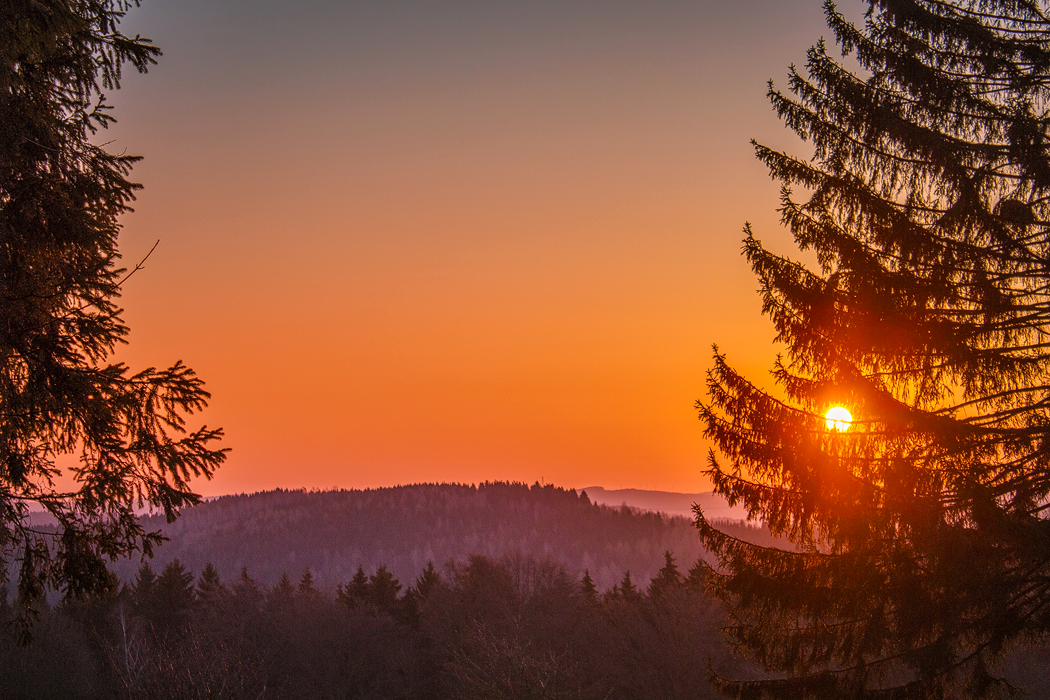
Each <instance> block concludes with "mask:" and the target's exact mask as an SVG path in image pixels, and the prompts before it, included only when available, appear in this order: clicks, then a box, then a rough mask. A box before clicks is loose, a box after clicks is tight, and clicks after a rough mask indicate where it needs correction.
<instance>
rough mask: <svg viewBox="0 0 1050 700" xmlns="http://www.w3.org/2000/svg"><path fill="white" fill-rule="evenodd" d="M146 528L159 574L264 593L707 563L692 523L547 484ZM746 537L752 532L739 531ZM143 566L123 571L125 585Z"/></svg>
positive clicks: (237, 513) (240, 498)
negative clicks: (550, 566)
mask: <svg viewBox="0 0 1050 700" xmlns="http://www.w3.org/2000/svg"><path fill="white" fill-rule="evenodd" d="M144 525H145V527H146V529H147V530H159V531H161V532H163V533H164V535H165V536H166V537H168V538H169V539H170V541H168V542H167V543H165V544H164V546H163V547H161V548H159V549H158V551H157V553H156V556H155V558H154V562H153V565H154V567H156V568H158V569H160V568H163V566H164V565H165V564H167V563H168V562H169V561H172V560H173V559H179V560H180V561H181V562H183V564H185V565H186V566H187V567H188V568H189V569H191V570H193V571H201V570H202V568H203V567H204V565H205V564H207V563H209V562H211V563H213V564H214V565H215V567H216V568H217V569H218V571H219V574H220V575H221V576H223V577H224V578H227V579H228V578H231V577H234V576H237V575H239V574H240V571H241V569H242V568H243V567H248V570H249V571H251V573H252V576H253V577H254V578H256V579H257V580H258V581H259V582H260V583H262V584H265V585H270V586H272V585H274V584H275V583H277V581H278V579H279V578H280V577H281V574H283V573H286V572H287V573H288V574H290V575H292V576H297V575H298V574H300V573H302V572H303V571H304V570H305V569H307V568H309V569H310V570H311V571H312V572H313V575H314V577H315V580H316V581H317V585H318V586H319V587H321V588H329V589H334V587H335V585H336V584H338V583H342V582H345V581H347V580H348V579H349V578H350V577H351V576H353V574H354V572H355V571H356V570H357V568H358V567H359V566H360V567H363V568H364V570H365V571H367V572H374V571H375V570H376V569H377V568H378V567H380V566H386V567H387V569H388V570H389V571H390V572H391V573H393V574H394V575H395V576H397V577H398V578H399V579H401V580H411V579H412V578H413V577H415V576H417V575H418V574H419V572H420V571H421V570H422V569H423V567H424V566H426V563H427V562H428V561H432V562H435V563H436V564H438V565H439V566H440V565H442V564H444V563H445V562H447V561H449V560H464V559H466V557H468V556H469V555H471V554H482V555H485V556H487V557H490V558H494V559H498V558H500V557H502V556H503V555H504V554H510V553H513V554H520V555H523V556H532V557H536V558H540V559H543V558H549V559H551V560H552V561H554V562H555V563H557V564H560V565H561V566H563V567H564V568H565V570H566V571H568V572H569V573H570V574H571V575H574V576H579V575H581V574H582V573H583V571H584V570H585V569H586V570H589V571H590V572H591V576H592V577H593V579H594V582H595V584H596V585H597V586H598V588H599V589H601V590H606V589H608V588H611V587H612V586H613V585H614V584H615V583H617V582H618V581H619V580H620V578H621V577H622V576H623V575H624V572H626V571H630V572H631V575H632V576H633V577H634V578H635V580H636V581H638V582H639V583H640V584H641V585H645V584H646V583H647V582H648V581H649V579H650V578H651V577H652V576H653V575H654V574H655V573H656V571H657V570H658V569H659V568H660V567H661V566H663V552H665V551H671V552H674V553H675V555H676V556H677V557H679V558H680V559H681V560H682V561H688V562H693V561H695V560H696V559H698V558H699V557H700V556H701V554H702V548H701V546H700V543H699V540H698V539H697V536H696V530H695V528H694V527H693V525H692V522H691V520H689V519H686V518H683V517H669V516H666V515H660V514H658V513H653V512H644V511H640V510H637V509H632V508H624V507H621V506H616V507H613V506H607V505H598V504H595V503H593V502H592V501H591V500H590V498H589V497H588V496H587V495H586V491H584V492H582V493H580V494H577V493H576V491H574V490H572V489H563V488H559V487H555V486H552V485H550V484H546V485H540V484H538V483H537V484H533V485H532V486H529V485H527V484H522V483H507V482H495V483H493V482H487V483H482V484H479V485H476V486H475V485H462V484H417V485H412V486H397V487H392V488H381V489H367V490H357V489H354V490H339V491H284V490H278V491H267V492H263V493H256V494H250V495H237V496H224V497H222V498H218V499H216V500H213V501H209V502H207V503H204V504H202V505H200V506H197V507H195V508H191V509H188V510H186V511H184V513H183V515H182V517H180V518H179V519H178V520H177V521H176V522H175V523H173V524H171V525H168V524H167V523H165V522H164V518H163V517H162V516H157V517H153V518H146V519H145V520H144ZM734 527H735V528H736V529H737V530H738V531H739V532H740V533H742V534H743V535H744V536H746V537H749V538H750V537H756V536H757V537H761V536H762V535H763V533H762V531H761V530H760V529H758V528H753V527H752V528H748V527H746V526H741V525H735V526H734ZM139 563H140V561H139V560H138V559H132V560H128V561H124V562H120V563H118V564H117V565H116V566H115V568H114V570H115V571H116V573H117V574H118V575H119V576H120V577H121V579H123V580H125V581H126V580H128V579H129V578H130V577H132V576H134V575H135V572H136V570H137V568H138V565H139Z"/></svg>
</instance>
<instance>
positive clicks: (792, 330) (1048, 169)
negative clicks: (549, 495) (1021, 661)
mask: <svg viewBox="0 0 1050 700" xmlns="http://www.w3.org/2000/svg"><path fill="white" fill-rule="evenodd" d="M869 3H870V9H869V11H868V12H867V14H866V18H865V22H864V24H863V25H862V26H861V25H855V24H853V23H851V22H849V21H847V20H846V19H845V18H844V17H843V16H842V15H841V14H840V13H839V12H838V11H837V10H836V8H835V7H834V5H832V4H830V2H829V3H828V4H827V5H826V6H825V7H826V16H827V20H828V24H829V26H830V27H831V29H832V31H833V33H834V35H835V37H836V39H837V42H838V45H839V47H840V49H841V52H842V55H843V56H844V57H845V56H849V57H850V60H851V61H853V62H855V63H853V64H852V65H856V66H858V68H857V69H856V70H852V71H851V70H850V69H849V68H847V67H846V66H845V65H844V64H843V61H841V60H839V59H836V58H835V57H834V56H833V55H832V54H831V53H829V52H828V50H827V47H826V46H825V45H824V43H823V42H821V43H818V44H817V45H816V46H814V47H813V48H812V49H811V50H810V51H809V54H808V62H807V66H806V71H805V74H803V73H800V72H797V71H796V70H795V69H794V68H792V69H791V71H790V74H789V81H788V85H789V87H790V92H789V93H782V92H780V91H778V90H776V89H774V87H773V85H772V84H771V85H770V92H769V97H770V99H771V101H772V103H773V106H774V108H775V110H776V111H777V113H778V114H779V115H780V116H781V118H782V119H783V120H784V122H785V124H786V125H787V126H789V127H790V128H792V129H793V130H794V131H795V132H796V133H797V134H798V135H799V136H801V137H802V138H803V139H805V140H807V141H808V142H809V143H810V144H812V146H813V149H814V153H813V156H812V157H811V158H809V159H804V158H798V157H794V156H791V155H788V154H786V153H781V152H777V151H775V150H773V149H770V148H766V147H764V146H761V145H757V144H756V151H757V155H758V158H759V159H760V160H761V161H763V162H764V163H765V164H766V165H767V166H768V167H769V169H770V172H771V174H772V176H773V177H774V178H775V179H778V180H780V181H781V182H782V184H783V190H782V209H781V213H782V217H783V223H784V224H785V225H786V226H787V227H788V228H789V229H790V230H791V232H792V234H793V235H794V238H795V241H796V243H797V244H798V246H799V248H800V249H802V250H810V251H813V252H815V254H816V259H817V260H818V261H819V267H818V268H817V269H811V268H809V267H807V266H805V265H803V264H801V263H799V262H796V261H793V260H790V259H788V258H786V257H781V256H778V255H774V254H773V253H771V252H769V251H767V250H766V249H765V248H763V247H762V245H761V244H760V243H759V241H758V240H757V239H756V238H755V237H754V236H753V235H752V232H751V230H750V228H747V229H746V230H745V232H746V240H745V253H746V256H747V258H748V260H749V261H750V262H751V264H752V267H753V269H754V271H755V273H756V274H757V276H758V278H759V280H760V282H761V294H762V298H763V306H764V311H765V313H767V314H768V315H769V316H770V317H771V319H772V320H773V323H774V325H775V328H776V330H777V340H778V341H779V342H781V343H783V344H784V345H785V346H786V353H785V355H784V356H783V357H782V358H780V359H778V360H777V362H776V365H775V366H774V369H773V372H772V374H773V377H774V379H775V381H776V383H777V384H778V385H779V389H780V393H778V395H773V394H771V393H769V392H767V391H764V390H762V389H760V388H758V387H757V386H756V385H755V384H753V383H752V382H750V381H748V380H747V379H745V378H744V377H743V376H741V375H740V374H738V373H737V372H736V371H734V370H733V369H732V368H731V366H730V365H729V364H728V362H727V360H726V358H725V357H724V356H723V355H721V354H719V353H718V351H717V349H716V352H715V363H714V368H713V369H712V370H711V372H710V374H709V381H708V386H709V392H708V398H707V400H706V401H704V402H699V403H698V407H699V410H700V416H701V419H702V421H703V422H704V425H705V433H706V435H707V436H708V437H709V438H711V439H712V440H713V442H714V443H715V445H716V446H717V448H718V452H719V453H720V455H721V456H719V454H718V453H714V452H712V454H711V458H710V466H709V470H708V472H707V473H708V474H709V475H710V477H711V478H712V480H713V482H714V485H715V488H716V490H717V491H718V492H719V493H720V494H722V495H724V496H726V497H727V498H728V499H729V500H730V502H731V503H733V504H736V503H743V504H744V505H745V506H746V507H747V508H748V510H749V512H750V513H751V514H752V515H753V516H755V517H757V518H760V519H763V520H765V521H766V522H767V523H768V524H769V526H770V528H771V530H772V531H773V533H774V534H778V535H779V534H783V535H786V536H787V537H788V538H790V540H791V541H792V542H793V543H794V544H795V545H797V547H798V551H793V552H782V551H778V550H775V549H769V548H763V547H759V546H755V545H752V544H748V543H745V542H741V541H738V540H734V539H733V538H731V537H728V536H726V535H724V534H722V533H720V532H719V531H718V530H717V529H716V528H714V527H712V526H711V525H710V524H709V523H707V521H706V520H704V518H703V514H702V513H701V512H699V510H698V513H697V525H698V528H699V530H700V534H701V536H702V537H703V539H704V540H705V542H706V544H707V545H708V546H709V547H710V548H711V550H712V551H713V552H714V553H715V554H716V555H717V557H718V562H717V565H716V566H715V571H714V572H712V574H711V576H710V579H709V583H710V584H712V585H713V586H714V587H715V588H716V590H718V591H719V592H720V594H721V595H722V596H723V597H724V598H725V599H726V600H727V601H728V602H729V603H730V604H731V607H732V610H733V612H734V615H735V622H734V624H733V625H732V626H731V628H730V633H731V635H732V637H733V638H734V641H735V642H736V643H738V644H739V645H740V646H741V647H742V648H744V649H746V650H747V651H748V652H750V654H751V655H753V657H754V658H755V659H757V661H758V662H759V663H761V664H762V665H763V666H764V667H766V669H768V670H769V671H770V672H771V678H774V679H769V680H761V681H755V682H750V683H744V682H729V681H721V687H722V689H723V690H724V691H726V692H727V693H728V694H729V695H731V696H733V697H747V698H765V697H768V698H810V697H813V698H816V697H820V698H839V697H850V698H869V697H880V698H881V697H886V698H889V697H893V698H943V697H990V696H992V695H994V694H995V693H998V692H1001V691H1004V690H1007V689H1008V686H1007V684H1006V681H1005V680H1003V679H1000V678H997V677H996V674H995V672H994V667H995V662H996V660H997V658H999V657H1000V656H1001V655H1002V653H1003V652H1004V650H1006V649H1008V648H1009V646H1010V645H1011V644H1014V643H1017V642H1019V641H1022V640H1039V639H1044V638H1045V637H1046V635H1047V633H1048V632H1050V521H1048V519H1047V517H1046V513H1047V510H1048V508H1050V462H1048V460H1050V439H1048V438H1050V434H1048V426H1050V412H1048V408H1050V398H1048V397H1050V386H1048V382H1047V369H1048V362H1050V355H1048V352H1047V351H1048V348H1050V342H1048V337H1047V334H1048V331H1050V328H1048V326H1047V321H1048V319H1050V274H1048V269H1050V263H1048V260H1050V240H1048V236H1047V214H1048V213H1050V153H1048V148H1047V144H1048V143H1050V135H1048V130H1050V115H1048V112H1047V109H1048V107H1050V100H1048V98H1050V92H1048V86H1050V18H1048V16H1047V13H1046V8H1045V4H1044V3H1043V2H1040V1H1039V0H869ZM793 187H799V188H802V190H803V192H804V193H805V194H804V196H802V197H801V198H797V197H796V196H795V194H794V192H793V190H792V188H793ZM836 404H841V405H843V406H846V407H848V409H849V410H850V411H851V412H852V415H853V421H852V423H851V424H849V425H847V426H843V425H841V424H840V425H839V426H837V427H838V428H841V427H845V428H847V429H845V430H839V429H836V426H834V425H831V426H830V427H829V425H828V423H827V422H826V421H825V418H824V413H825V411H826V410H827V409H828V408H829V407H830V406H834V405H836Z"/></svg>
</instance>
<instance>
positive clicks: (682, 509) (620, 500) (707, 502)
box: [577, 486, 747, 520]
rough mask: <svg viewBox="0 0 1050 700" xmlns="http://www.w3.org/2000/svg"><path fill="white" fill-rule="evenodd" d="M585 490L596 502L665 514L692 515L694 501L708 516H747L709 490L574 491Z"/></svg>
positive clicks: (600, 489) (734, 518) (732, 517)
mask: <svg viewBox="0 0 1050 700" xmlns="http://www.w3.org/2000/svg"><path fill="white" fill-rule="evenodd" d="M583 491H586V492H587V496H588V497H590V499H591V500H592V501H593V502H595V503H600V504H602V505H606V506H619V505H625V504H626V505H628V506H630V507H632V508H640V509H641V510H651V511H654V512H657V513H666V514H667V515H678V516H681V517H684V518H688V519H690V520H691V519H692V518H693V505H694V504H698V505H699V506H700V507H701V508H703V509H704V516H705V517H706V518H707V519H708V520H747V511H746V510H744V509H743V508H741V507H739V506H737V507H732V506H730V505H729V504H728V503H726V501H725V499H723V498H722V497H721V496H719V495H717V494H715V493H714V492H711V491H708V492H705V493H674V492H670V491H645V490H642V489H606V488H603V487H601V486H588V487H587V488H585V489H577V493H580V492H583Z"/></svg>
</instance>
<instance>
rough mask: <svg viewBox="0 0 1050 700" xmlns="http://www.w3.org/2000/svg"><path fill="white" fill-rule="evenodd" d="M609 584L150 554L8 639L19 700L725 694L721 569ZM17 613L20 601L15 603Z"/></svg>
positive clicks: (495, 572)
mask: <svg viewBox="0 0 1050 700" xmlns="http://www.w3.org/2000/svg"><path fill="white" fill-rule="evenodd" d="M663 559H664V562H665V565H664V567H663V568H662V569H661V571H660V572H658V574H657V575H656V576H655V577H654V578H653V580H652V581H651V582H650V584H649V585H648V587H646V588H643V587H641V586H639V585H637V584H636V583H634V582H633V581H632V579H631V577H630V575H629V574H626V573H625V574H624V576H623V578H622V579H621V581H620V582H619V583H618V584H616V585H615V586H614V587H612V588H611V589H610V590H608V591H605V592H599V591H598V590H597V589H596V588H595V586H594V583H593V580H592V579H591V577H590V576H588V575H587V574H584V576H583V577H581V578H575V577H573V576H570V575H568V574H567V573H566V572H565V570H564V569H563V568H562V567H560V566H558V565H557V564H555V563H554V562H552V561H550V560H549V559H548V560H540V559H535V558H532V557H524V556H510V555H509V556H505V557H503V558H501V559H499V560H494V559H491V558H489V557H486V556H483V555H474V556H471V557H468V558H467V559H466V560H465V561H462V562H454V563H449V564H447V565H445V566H443V567H440V568H434V567H433V566H428V567H426V568H425V569H423V570H422V572H421V573H420V574H419V575H418V576H417V577H416V578H415V580H414V581H413V582H411V583H410V584H409V585H407V586H406V585H405V584H402V583H401V582H400V581H399V580H397V579H396V578H395V577H394V576H393V575H392V574H390V572H389V570H388V569H386V567H380V568H379V569H377V570H376V571H375V572H374V573H372V574H371V575H366V574H365V573H364V571H363V569H359V570H358V571H357V572H356V575H355V576H353V577H351V578H350V579H349V580H348V581H347V582H346V583H345V584H340V585H339V586H338V587H337V588H336V590H335V593H334V595H329V594H327V593H325V592H324V591H321V590H319V589H318V588H317V586H316V583H315V580H314V578H313V575H312V572H310V571H309V570H307V571H304V572H303V574H302V575H301V576H300V577H299V578H298V580H297V581H293V580H292V579H291V578H290V577H288V576H282V577H281V578H280V579H279V580H278V582H277V583H276V584H275V585H274V586H272V587H266V586H261V585H260V584H259V583H257V582H256V581H255V580H253V579H252V577H251V576H250V575H249V573H248V571H247V570H245V571H242V573H241V574H240V575H239V576H237V577H236V578H234V579H233V580H230V581H226V580H223V579H222V578H221V577H220V576H219V575H218V573H217V571H216V570H215V568H214V567H212V566H206V567H205V568H204V569H203V570H202V571H201V572H200V574H199V575H197V576H196V577H195V576H194V575H193V573H191V572H190V571H188V570H187V569H186V568H185V567H184V566H183V565H182V564H181V562H179V561H177V560H175V561H172V562H170V563H169V564H168V565H166V566H165V567H164V568H163V569H162V570H161V571H160V573H159V574H157V573H156V572H154V570H153V569H152V568H151V567H150V566H149V565H148V564H147V565H142V566H141V567H140V569H139V571H138V573H137V575H136V576H135V578H134V580H132V581H131V582H130V583H128V584H127V585H123V586H118V585H117V582H116V580H115V579H114V586H113V592H112V595H110V596H108V597H106V598H104V599H95V600H91V601H86V602H82V603H76V604H69V603H67V604H63V605H60V606H58V607H56V608H45V609H43V610H42V611H41V617H40V620H39V622H38V624H37V625H36V627H35V628H34V632H33V634H34V640H33V644H32V645H31V646H29V647H19V646H17V645H16V644H15V643H14V642H13V641H12V640H11V639H10V638H9V637H8V638H5V640H4V642H3V643H2V646H0V686H2V689H3V692H2V693H0V694H2V696H3V697H4V698H8V699H11V700H13V699H15V698H42V697H63V698H96V697H113V698H128V699H131V698H143V699H146V698H150V699H163V698H171V699H175V698H179V699H183V698H213V699H215V698H471V699H474V698H477V699H479V700H480V699H481V698H509V697H514V698H596V699H597V698H624V699H627V698H638V699H644V698H653V699H656V698H710V697H714V694H713V693H712V691H711V689H710V688H709V685H708V682H707V680H706V675H707V671H708V668H709V666H711V667H715V668H718V669H719V670H721V671H722V672H726V671H732V670H739V669H736V668H731V667H730V666H729V664H730V663H732V662H730V661H729V659H728V657H727V654H726V652H725V650H724V649H723V647H722V645H721V643H720V641H719V640H720V634H719V628H720V626H721V625H722V619H721V616H720V613H719V612H718V608H717V607H716V606H715V605H714V604H713V602H712V601H711V600H710V599H709V598H708V597H706V596H705V595H704V593H703V572H702V568H701V567H697V566H694V567H692V568H691V569H690V570H689V571H685V572H683V571H680V570H679V568H678V567H677V565H676V563H675V562H674V560H673V559H672V558H671V556H670V555H669V554H666V555H664V557H663ZM4 612H5V613H6V614H8V615H9V614H10V610H9V609H8V610H5V611H4Z"/></svg>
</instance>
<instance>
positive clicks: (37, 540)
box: [0, 0, 225, 620]
mask: <svg viewBox="0 0 1050 700" xmlns="http://www.w3.org/2000/svg"><path fill="white" fill-rule="evenodd" d="M134 4H137V2H132V1H131V0H5V2H4V3H3V4H2V9H0V562H3V563H5V564H10V563H11V562H14V563H15V565H16V568H17V572H18V575H17V578H18V596H19V605H20V608H21V610H22V613H23V615H22V619H23V620H25V619H26V618H27V617H28V616H30V614H31V612H32V610H33V605H34V602H35V601H37V600H39V599H40V598H41V596H42V595H43V594H44V591H45V589H46V588H48V587H51V588H58V589H61V590H62V591H63V592H64V594H65V595H66V596H67V597H70V598H77V597H80V596H83V595H86V594H89V593H92V592H98V591H101V590H104V589H105V588H106V587H108V586H110V585H111V578H110V576H109V574H108V572H107V570H106V565H105V562H106V560H113V559H115V558H117V557H120V556H123V555H126V554H128V553H129V552H131V551H134V550H141V551H142V552H143V553H145V554H148V553H149V552H150V550H151V547H152V546H153V545H154V544H155V543H156V542H158V541H159V539H160V536H159V535H158V534H156V533H146V532H144V530H143V528H142V527H141V525H140V524H139V523H138V521H137V520H136V518H135V514H134V511H133V508H134V507H135V506H139V507H141V506H144V505H146V504H148V505H150V506H152V507H155V508H158V509H160V510H162V511H163V512H164V513H165V514H166V515H167V516H168V518H169V519H172V518H174V517H175V515H176V513H177V512H178V510H179V508H181V507H183V506H186V505H190V504H193V503H196V502H197V501H198V497H197V496H196V495H195V494H194V493H193V492H192V491H191V490H190V487H189V483H188V482H189V480H190V479H191V478H193V477H196V476H209V475H211V473H212V471H213V470H214V469H215V468H217V467H218V466H219V464H221V462H222V461H223V459H224V457H225V451H224V450H221V449H216V448H215V447H214V443H215V442H216V441H217V440H218V439H219V438H220V437H221V435H222V431H221V430H216V429H210V428H206V427H202V428H199V429H196V430H190V429H189V428H188V427H187V425H186V422H185V420H186V415H187V414H189V413H193V412H195V411H198V410H200V409H202V408H203V407H204V406H205V403H206V401H207V399H208V398H209V395H208V392H207V391H205V389H204V385H203V383H202V382H201V380H200V379H199V378H198V377H197V376H196V374H194V372H193V371H192V370H191V369H189V368H188V367H186V366H185V365H183V364H182V363H181V362H177V363H176V364H174V365H173V366H171V367H169V368H167V369H155V368H149V369H145V370H142V371H138V372H134V371H132V370H131V369H129V368H128V367H127V366H125V365H124V364H122V363H119V362H112V361H111V360H110V359H109V358H110V357H111V355H112V353H113V351H114V350H115V349H116V347H117V346H118V344H120V343H123V342H125V338H126V336H127V333H128V329H127V327H126V326H125V325H124V323H123V322H122V320H121V309H120V308H119V307H118V306H117V303H116V302H117V299H118V297H119V295H120V290H121V285H122V283H123V281H124V280H125V279H126V278H127V276H128V275H127V272H126V271H125V270H124V269H121V268H120V267H119V264H118V263H119V258H120V256H119V254H118V248H117V236H118V233H119V230H120V223H119V219H120V216H121V215H122V214H124V213H126V212H128V211H130V210H131V209H130V203H131V201H132V200H133V199H134V193H135V191H136V190H138V189H139V188H140V185H138V184H136V183H133V182H131V181H130V180H129V179H128V177H129V175H130V171H131V168H132V166H133V165H134V163H135V162H136V161H138V160H139V159H138V158H137V157H134V156H128V155H123V154H115V153H111V152H109V151H108V150H107V149H106V147H105V146H104V145H99V144H98V139H97V138H96V136H97V135H98V133H99V131H100V130H101V129H104V128H106V127H107V126H108V125H109V124H110V123H112V121H113V118H112V116H111V115H110V114H109V106H108V105H107V104H106V99H105V94H104V91H105V90H113V89H117V88H118V87H119V86H120V79H121V70H122V68H123V67H124V66H125V65H131V66H132V67H134V68H135V69H137V70H139V71H142V72H145V71H146V69H147V68H148V67H149V66H150V65H151V64H153V63H154V62H155V60H156V58H157V56H159V54H160V51H159V50H158V49H157V48H156V47H155V46H153V45H152V44H151V43H150V41H149V40H148V39H144V38H141V37H138V36H136V37H133V38H132V37H128V36H125V35H124V34H122V33H121V32H120V30H119V28H118V25H119V23H120V20H121V19H122V18H123V16H124V14H125V12H126V11H127V10H128V9H129V8H130V7H132V6H133V5H134ZM61 459H67V460H72V461H73V464H74V466H73V467H72V469H71V471H72V474H73V476H74V478H75V483H76V487H75V488H74V489H72V490H69V491H61V490H59V489H58V488H57V487H56V485H55V478H56V477H57V476H58V475H59V467H58V466H57V465H58V463H59V460H61ZM63 483H65V482H63ZM31 509H35V510H40V509H43V510H45V511H46V512H47V513H49V514H50V515H51V516H53V518H54V519H55V520H56V521H57V523H58V525H57V527H54V528H45V529H40V528H34V527H33V526H32V525H31V518H30V517H29V514H30V510H31ZM7 570H8V566H6V565H5V566H0V574H2V575H6V572H7Z"/></svg>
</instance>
